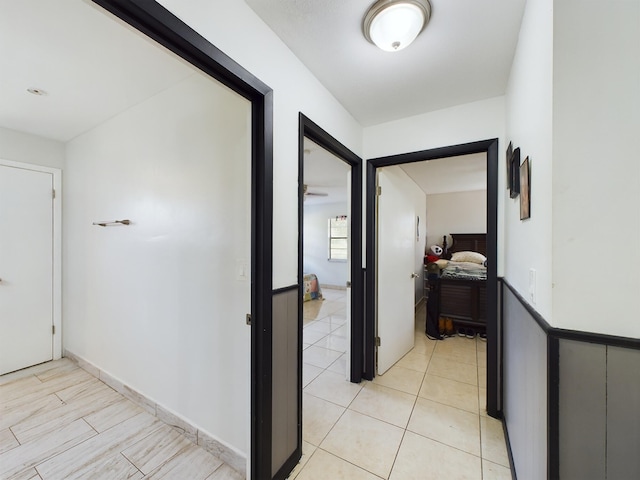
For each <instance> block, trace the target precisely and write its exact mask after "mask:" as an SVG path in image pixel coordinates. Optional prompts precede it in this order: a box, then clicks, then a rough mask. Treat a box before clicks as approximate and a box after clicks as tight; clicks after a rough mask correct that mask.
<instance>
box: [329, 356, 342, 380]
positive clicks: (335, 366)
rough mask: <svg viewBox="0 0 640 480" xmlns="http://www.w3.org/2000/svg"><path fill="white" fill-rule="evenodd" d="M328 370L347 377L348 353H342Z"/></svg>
mask: <svg viewBox="0 0 640 480" xmlns="http://www.w3.org/2000/svg"><path fill="white" fill-rule="evenodd" d="M327 370H329V371H331V372H334V373H339V374H340V375H342V376H344V378H347V355H346V354H342V355H340V356H339V357H338V359H337V360H336V361H335V362H333V363H332V364H331V365H329V366H328V367H327Z"/></svg>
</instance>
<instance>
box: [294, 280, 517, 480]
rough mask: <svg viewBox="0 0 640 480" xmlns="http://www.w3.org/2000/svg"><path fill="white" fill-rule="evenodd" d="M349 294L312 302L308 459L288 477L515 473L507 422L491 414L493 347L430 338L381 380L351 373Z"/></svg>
mask: <svg viewBox="0 0 640 480" xmlns="http://www.w3.org/2000/svg"><path fill="white" fill-rule="evenodd" d="M345 295H346V292H345V291H341V290H330V289H326V288H325V289H323V296H324V298H325V299H324V300H314V301H311V302H305V304H304V309H303V311H304V329H303V342H304V351H303V362H304V363H303V384H304V392H303V456H302V459H301V461H300V464H299V465H298V466H297V467H296V469H295V470H294V471H293V473H292V474H291V476H290V477H289V478H290V479H294V478H295V479H297V480H324V479H329V478H330V479H332V480H338V479H377V480H379V479H381V478H383V479H391V480H411V479H420V480H428V479H438V480H442V479H447V480H454V479H474V480H481V479H483V480H501V479H510V478H511V472H510V470H509V459H508V457H507V449H506V445H505V439H504V434H503V430H502V424H501V422H500V421H498V420H496V419H493V418H491V417H488V416H487V414H486V408H485V395H486V388H485V385H486V343H485V342H483V341H481V340H480V339H479V338H476V339H468V338H466V337H458V336H454V337H449V338H447V339H445V340H443V341H432V340H429V339H428V338H427V337H426V336H425V335H424V318H425V310H424V307H423V308H421V309H419V310H418V312H417V314H416V334H415V346H414V348H413V350H411V351H410V352H409V353H408V354H407V355H405V356H404V357H403V358H402V359H401V360H400V361H399V362H398V363H396V365H394V366H393V367H392V368H391V369H390V370H389V371H388V372H386V373H385V374H384V375H381V376H378V377H376V378H375V379H374V380H373V382H367V381H364V382H362V383H361V384H352V383H349V382H347V381H346V380H345V375H346V361H345V351H346V341H347V332H346V328H347V326H346V315H345Z"/></svg>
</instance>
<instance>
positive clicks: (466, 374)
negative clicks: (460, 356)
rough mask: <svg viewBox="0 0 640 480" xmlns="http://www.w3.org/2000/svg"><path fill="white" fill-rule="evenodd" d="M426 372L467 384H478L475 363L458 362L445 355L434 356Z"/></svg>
mask: <svg viewBox="0 0 640 480" xmlns="http://www.w3.org/2000/svg"><path fill="white" fill-rule="evenodd" d="M427 373H429V374H430V375H437V376H438V377H444V378H449V379H451V380H455V381H457V382H462V383H468V384H469V385H475V386H477V385H478V368H477V367H476V366H475V365H469V364H467V363H459V362H456V361H453V360H450V359H448V358H446V357H441V356H434V358H433V359H432V360H431V363H430V364H429V368H428V369H427Z"/></svg>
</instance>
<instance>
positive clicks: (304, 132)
mask: <svg viewBox="0 0 640 480" xmlns="http://www.w3.org/2000/svg"><path fill="white" fill-rule="evenodd" d="M298 135H299V138H298V185H299V188H298V283H299V285H300V289H301V291H300V305H299V311H298V318H299V319H300V331H302V278H303V274H302V263H303V258H302V257H303V255H302V254H303V246H302V242H303V238H304V237H303V223H304V222H303V213H304V207H303V201H304V194H303V183H304V146H303V145H304V137H307V138H308V139H310V140H312V141H314V142H315V143H317V144H318V145H320V146H321V147H323V148H324V149H325V150H327V151H329V152H331V153H332V154H333V155H335V156H336V157H338V158H340V159H341V160H343V161H344V162H345V163H347V164H349V165H350V166H351V213H350V215H351V312H350V313H351V343H350V349H351V357H350V359H351V360H350V361H351V369H350V372H349V378H350V379H351V381H352V382H354V383H358V382H360V381H361V380H362V373H363V371H364V368H363V365H364V350H363V343H362V338H363V335H364V273H363V270H362V159H361V158H360V157H358V156H357V155H356V154H355V153H353V152H352V151H351V150H349V149H348V148H347V147H345V146H344V145H343V144H341V143H340V142H338V141H337V140H336V139H335V138H333V137H332V136H331V135H330V134H329V133H327V132H326V131H325V130H323V129H322V128H321V127H320V126H318V125H316V124H315V123H314V122H313V121H311V120H310V119H309V118H308V117H306V116H305V115H304V114H302V113H300V117H299V129H298ZM300 342H302V340H300ZM301 345H302V343H301ZM301 361H302V360H301ZM300 392H301V395H302V390H300ZM301 398H302V397H301Z"/></svg>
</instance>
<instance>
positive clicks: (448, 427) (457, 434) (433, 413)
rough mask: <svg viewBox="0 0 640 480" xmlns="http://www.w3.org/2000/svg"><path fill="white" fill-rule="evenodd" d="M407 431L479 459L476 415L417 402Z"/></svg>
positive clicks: (425, 401)
mask: <svg viewBox="0 0 640 480" xmlns="http://www.w3.org/2000/svg"><path fill="white" fill-rule="evenodd" d="M407 430H409V431H411V432H414V433H417V434H419V435H422V436H423V437H427V438H430V439H432V440H436V441H438V442H440V443H444V444H445V445H449V446H451V447H455V448H458V449H460V450H463V451H465V452H467V453H470V454H472V455H476V456H478V457H479V456H480V422H479V419H478V414H477V413H471V412H467V411H465V410H460V409H458V408H454V407H449V406H447V405H443V404H441V403H437V402H432V401H430V400H426V399H424V398H418V400H417V402H416V406H415V408H414V409H413V413H412V414H411V419H410V420H409V425H408V427H407Z"/></svg>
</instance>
